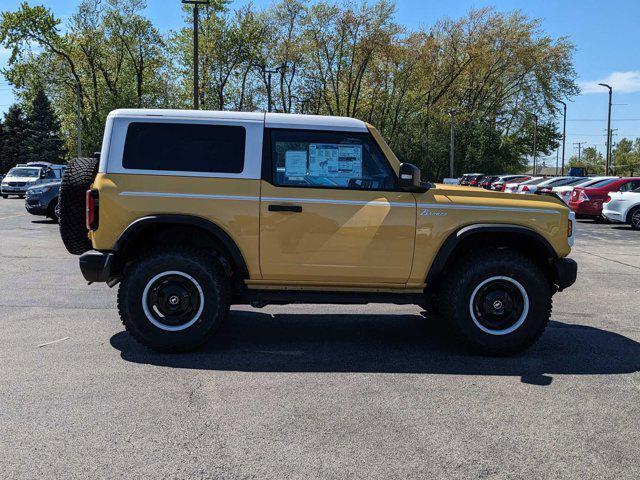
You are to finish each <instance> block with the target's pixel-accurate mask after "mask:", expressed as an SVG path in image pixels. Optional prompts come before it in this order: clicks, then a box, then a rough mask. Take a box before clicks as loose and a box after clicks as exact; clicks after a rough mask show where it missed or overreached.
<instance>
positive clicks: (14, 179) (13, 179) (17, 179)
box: [2, 175, 40, 183]
mask: <svg viewBox="0 0 640 480" xmlns="http://www.w3.org/2000/svg"><path fill="white" fill-rule="evenodd" d="M39 179H40V177H10V176H8V175H7V176H6V177H4V178H3V179H2V181H3V182H27V183H31V182H36V181H38V180H39Z"/></svg>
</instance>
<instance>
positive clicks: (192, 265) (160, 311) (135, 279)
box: [118, 250, 230, 352]
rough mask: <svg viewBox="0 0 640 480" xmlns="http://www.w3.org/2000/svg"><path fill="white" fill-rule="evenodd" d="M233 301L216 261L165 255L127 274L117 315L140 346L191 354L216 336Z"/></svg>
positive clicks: (150, 258) (197, 255) (190, 255)
mask: <svg viewBox="0 0 640 480" xmlns="http://www.w3.org/2000/svg"><path fill="white" fill-rule="evenodd" d="M229 299H230V293H229V279H228V277H227V275H226V273H225V271H224V269H223V267H222V266H221V265H220V263H219V262H218V261H217V260H216V259H215V258H214V257H213V256H209V255H205V254H201V253H199V252H195V251H190V250H175V251H162V252H156V253H152V254H150V255H148V256H146V257H144V258H142V259H140V260H138V261H136V262H135V263H133V264H131V265H129V266H128V267H127V268H126V269H125V272H124V275H123V280H122V283H121V284H120V287H119V290H118V310H119V311H120V318H121V319H122V323H123V324H124V326H125V327H126V329H127V331H128V332H129V333H130V334H131V335H132V336H133V337H134V338H135V339H136V340H137V341H138V342H140V343H141V344H143V345H145V346H147V347H149V348H151V349H153V350H156V351H159V352H188V351H192V350H195V349H196V348H198V347H199V346H201V345H202V344H203V343H205V342H206V341H207V339H208V338H209V337H211V335H212V334H213V333H214V332H215V330H216V329H217V327H218V326H219V325H220V323H221V322H222V321H223V320H224V318H225V317H226V315H227V312H228V311H229Z"/></svg>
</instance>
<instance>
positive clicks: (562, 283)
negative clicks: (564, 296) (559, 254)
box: [553, 258, 578, 292]
mask: <svg viewBox="0 0 640 480" xmlns="http://www.w3.org/2000/svg"><path fill="white" fill-rule="evenodd" d="M553 272H554V283H555V284H556V285H557V286H558V291H559V292H561V291H562V290H564V289H565V288H568V287H570V286H571V285H573V284H574V283H575V282H576V278H577V277H578V264H577V263H576V261H575V260H573V259H571V258H558V259H557V260H555V261H554V262H553Z"/></svg>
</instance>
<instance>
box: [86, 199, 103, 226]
mask: <svg viewBox="0 0 640 480" xmlns="http://www.w3.org/2000/svg"><path fill="white" fill-rule="evenodd" d="M99 208H100V202H99V193H98V190H95V189H92V190H87V210H86V225H87V230H92V231H93V230H97V229H98V220H99Z"/></svg>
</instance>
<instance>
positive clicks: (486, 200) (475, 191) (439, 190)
mask: <svg viewBox="0 0 640 480" xmlns="http://www.w3.org/2000/svg"><path fill="white" fill-rule="evenodd" d="M424 195H437V196H441V198H442V199H448V200H450V201H451V202H462V203H467V202H473V203H476V204H478V203H479V204H486V205H496V204H503V205H505V204H506V205H508V204H511V203H513V204H514V205H515V204H517V205H518V206H520V207H523V206H525V205H526V207H527V208H549V207H552V206H554V205H555V206H557V207H561V208H563V209H566V208H567V206H566V205H565V204H564V202H563V201H562V200H560V199H559V198H557V197H556V196H553V195H520V194H517V193H505V192H500V191H497V190H487V189H484V188H477V187H463V186H460V185H445V184H440V183H438V184H436V185H435V188H431V189H430V190H428V191H427V193H426V194H424ZM416 196H418V195H416Z"/></svg>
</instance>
